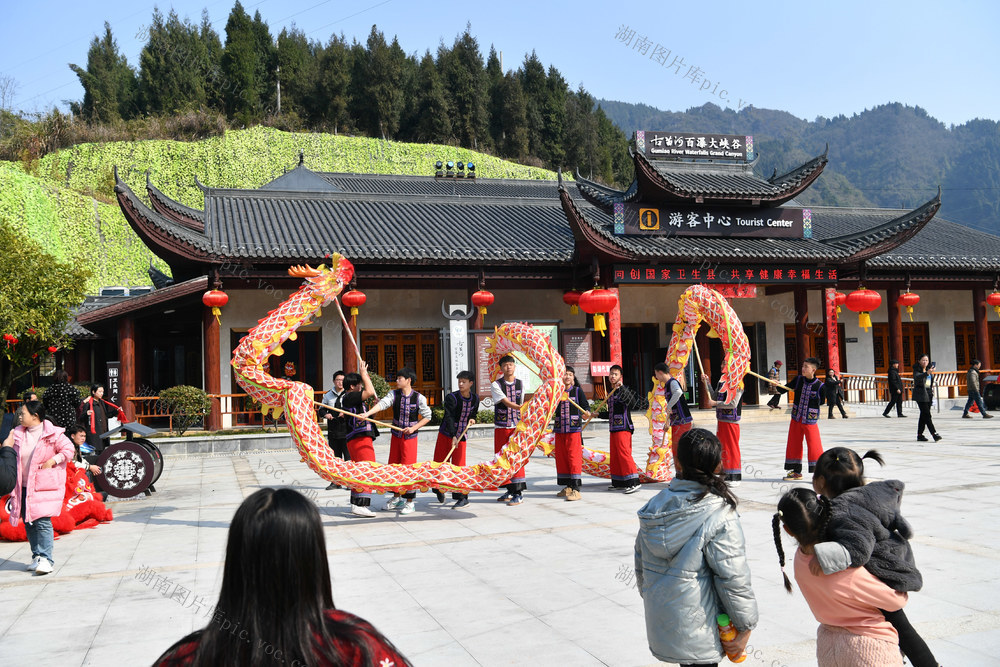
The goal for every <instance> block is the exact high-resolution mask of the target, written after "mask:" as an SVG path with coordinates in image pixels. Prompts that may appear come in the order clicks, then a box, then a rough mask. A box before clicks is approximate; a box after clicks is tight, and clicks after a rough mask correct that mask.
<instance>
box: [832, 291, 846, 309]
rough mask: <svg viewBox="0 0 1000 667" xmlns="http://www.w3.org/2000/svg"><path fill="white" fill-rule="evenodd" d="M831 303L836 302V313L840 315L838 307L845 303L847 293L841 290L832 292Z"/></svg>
mask: <svg viewBox="0 0 1000 667" xmlns="http://www.w3.org/2000/svg"><path fill="white" fill-rule="evenodd" d="M833 303H834V304H836V306H837V314H838V315H840V307H841V306H843V305H844V304H845V303H847V295H846V294H844V293H843V292H834V293H833Z"/></svg>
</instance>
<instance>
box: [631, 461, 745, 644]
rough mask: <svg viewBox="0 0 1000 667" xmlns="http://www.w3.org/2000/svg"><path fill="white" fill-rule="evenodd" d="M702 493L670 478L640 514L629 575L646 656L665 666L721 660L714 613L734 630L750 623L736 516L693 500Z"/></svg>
mask: <svg viewBox="0 0 1000 667" xmlns="http://www.w3.org/2000/svg"><path fill="white" fill-rule="evenodd" d="M703 491H705V487H704V486H702V485H701V484H699V483H697V482H692V481H688V480H682V479H674V480H673V481H672V482H670V486H669V487H668V488H666V489H664V490H663V491H660V493H658V494H657V495H656V496H655V497H654V498H653V499H652V500H650V501H649V502H648V503H646V504H645V505H644V506H643V507H642V509H640V510H639V535H638V537H636V540H635V571H636V576H637V580H638V583H639V592H640V594H641V595H642V599H643V602H644V603H645V605H644V606H645V609H646V636H647V639H648V641H649V650H650V651H651V652H652V653H653V655H654V656H655V657H656V658H658V659H659V660H662V661H664V662H676V663H712V662H720V661H721V660H722V658H723V657H724V656H725V653H724V652H723V650H722V643H721V642H720V640H719V629H718V626H717V625H716V623H715V617H716V615H718V614H720V613H726V614H729V618H730V619H731V620H732V622H733V625H734V626H735V627H736V629H737V630H752V629H753V628H754V627H755V626H756V625H757V600H756V598H754V594H753V590H751V588H750V568H749V566H748V565H747V559H746V551H745V546H744V540H743V528H742V527H741V526H740V518H739V515H738V514H737V513H736V511H735V510H733V509H732V508H730V507H729V505H727V504H726V502H725V501H724V500H723V499H722V498H720V497H719V496H716V495H714V494H711V493H708V494H706V495H705V497H704V498H702V499H701V500H699V501H697V502H695V501H694V500H693V499H694V498H695V497H696V496H697V495H698V494H700V493H702V492H703Z"/></svg>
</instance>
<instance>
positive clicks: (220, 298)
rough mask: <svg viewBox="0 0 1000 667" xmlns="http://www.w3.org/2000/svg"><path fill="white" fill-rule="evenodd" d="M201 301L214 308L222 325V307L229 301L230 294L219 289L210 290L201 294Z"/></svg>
mask: <svg viewBox="0 0 1000 667" xmlns="http://www.w3.org/2000/svg"><path fill="white" fill-rule="evenodd" d="M201 302H202V303H203V304H205V305H206V306H208V307H209V308H211V309H212V314H213V315H215V321H216V322H218V323H219V325H220V326H221V325H222V320H220V319H219V315H220V314H221V313H222V310H220V309H221V308H222V307H223V306H224V305H226V304H227V303H229V295H228V294H226V293H225V292H223V291H222V290H219V289H213V290H208V291H207V292H205V293H204V294H202V295H201Z"/></svg>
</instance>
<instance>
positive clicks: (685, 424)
mask: <svg viewBox="0 0 1000 667" xmlns="http://www.w3.org/2000/svg"><path fill="white" fill-rule="evenodd" d="M653 373H654V374H655V375H656V379H657V380H658V381H659V382H662V383H663V385H664V386H665V387H666V390H667V396H668V398H667V409H668V410H670V451H671V453H672V454H673V455H674V457H676V456H677V443H678V442H680V441H681V436H682V435H684V434H685V433H687V432H688V431H690V430H691V426H692V422H693V421H694V417H692V416H691V409H690V408H688V405H687V402H686V401H685V400H684V387H682V386H681V383H680V381H679V380H678V379H677V378H675V377H674V376H673V375H671V374H670V367H669V366H667V365H666V364H665V363H663V362H662V361H661V362H660V363H658V364H656V365H655V366H653Z"/></svg>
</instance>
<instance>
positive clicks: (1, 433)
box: [0, 389, 38, 442]
mask: <svg viewBox="0 0 1000 667" xmlns="http://www.w3.org/2000/svg"><path fill="white" fill-rule="evenodd" d="M37 400H38V394H36V393H35V392H34V391H33V390H31V389H29V390H28V391H26V392H24V394H23V395H22V396H21V405H18V406H17V408H16V409H15V410H14V411H13V412H7V413H4V416H3V422H2V423H0V442H3V441H4V440H6V439H7V436H8V435H10V432H11V431H13V430H14V428H15V427H17V426H19V425H20V424H21V406H22V405H24V404H25V403H27V402H28V401H37Z"/></svg>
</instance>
